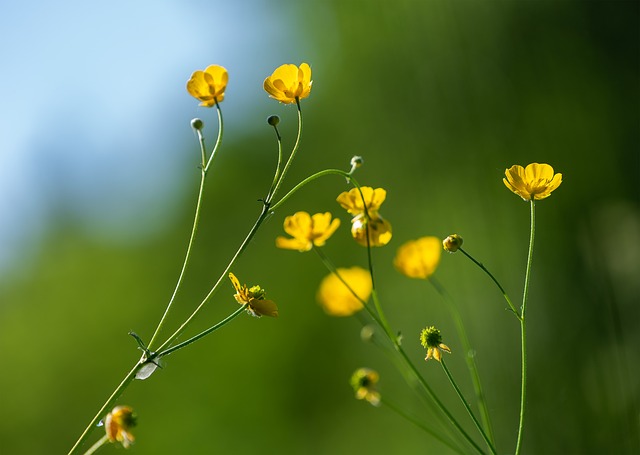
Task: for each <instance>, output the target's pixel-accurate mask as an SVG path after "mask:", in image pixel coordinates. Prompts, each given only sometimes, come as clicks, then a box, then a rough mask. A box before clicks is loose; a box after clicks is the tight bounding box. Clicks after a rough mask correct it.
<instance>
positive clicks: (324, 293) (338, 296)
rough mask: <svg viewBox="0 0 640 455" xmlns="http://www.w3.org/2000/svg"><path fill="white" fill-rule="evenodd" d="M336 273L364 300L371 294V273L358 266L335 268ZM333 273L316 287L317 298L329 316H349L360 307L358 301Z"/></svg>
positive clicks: (360, 304)
mask: <svg viewBox="0 0 640 455" xmlns="http://www.w3.org/2000/svg"><path fill="white" fill-rule="evenodd" d="M337 273H338V274H339V275H340V277H342V279H343V280H344V281H345V282H346V283H348V284H349V287H350V288H351V289H352V290H353V292H355V293H356V295H357V296H359V297H360V299H362V301H364V302H366V301H367V300H369V296H370V295H371V290H372V285H371V274H369V272H368V271H367V270H364V269H362V268H360V267H352V268H350V269H342V268H340V269H337ZM349 287H347V286H346V285H345V284H344V283H343V282H342V281H341V280H340V278H338V277H337V276H336V275H335V274H333V273H332V274H330V275H327V276H326V277H324V279H323V280H322V282H321V283H320V287H319V288H318V294H317V299H318V302H320V304H321V305H322V307H323V308H324V311H325V312H326V313H327V314H330V315H331V316H350V315H352V314H353V313H355V312H356V311H360V310H361V309H362V307H363V306H362V301H360V300H359V299H358V298H357V297H356V296H355V295H353V293H352V292H351V290H350V289H349Z"/></svg>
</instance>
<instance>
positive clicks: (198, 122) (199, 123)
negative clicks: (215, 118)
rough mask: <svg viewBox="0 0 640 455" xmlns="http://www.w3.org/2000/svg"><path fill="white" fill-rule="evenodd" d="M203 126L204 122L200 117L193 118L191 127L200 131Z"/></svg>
mask: <svg viewBox="0 0 640 455" xmlns="http://www.w3.org/2000/svg"><path fill="white" fill-rule="evenodd" d="M203 126H204V123H202V120H200V119H199V118H194V119H193V120H191V128H193V129H194V130H198V131H200V130H201V129H202V127H203Z"/></svg>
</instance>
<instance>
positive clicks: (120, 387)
mask: <svg viewBox="0 0 640 455" xmlns="http://www.w3.org/2000/svg"><path fill="white" fill-rule="evenodd" d="M142 365H143V363H141V362H137V363H136V364H135V366H134V367H133V368H132V369H131V371H130V372H129V373H128V374H127V375H126V376H125V377H124V379H123V380H122V381H121V382H120V385H118V387H116V389H115V390H114V391H113V393H112V394H111V396H110V397H109V398H108V399H107V401H106V402H105V403H104V404H103V405H102V407H101V408H100V410H99V411H98V413H97V414H96V415H95V417H94V418H93V419H92V420H91V422H89V425H87V428H85V430H84V432H83V433H82V434H81V435H80V438H78V440H77V441H76V443H75V444H74V445H73V447H72V448H71V450H70V451H69V455H71V454H74V453H80V452H79V450H80V447H81V446H82V444H84V443H85V441H86V440H87V438H88V437H89V435H90V434H91V431H92V430H93V429H94V428H95V427H96V425H98V422H100V419H102V418H103V417H104V416H105V415H106V414H107V411H108V410H109V409H111V408H112V407H113V405H114V404H115V402H116V400H117V399H118V397H119V396H120V395H121V394H122V392H124V389H126V388H127V386H128V385H129V383H130V382H131V381H133V379H134V378H135V377H136V373H137V372H138V370H139V369H140V367H141V366H142Z"/></svg>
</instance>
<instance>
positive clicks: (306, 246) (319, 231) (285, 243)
mask: <svg viewBox="0 0 640 455" xmlns="http://www.w3.org/2000/svg"><path fill="white" fill-rule="evenodd" d="M338 226H340V220H339V219H338V218H335V219H334V220H333V221H332V220H331V213H329V212H326V213H316V214H315V215H313V216H311V215H309V214H308V213H307V212H297V213H294V214H293V215H292V216H288V217H286V218H285V219H284V230H285V232H286V233H287V234H289V235H290V236H291V237H293V238H291V239H290V238H286V237H278V238H276V246H277V247H278V248H284V249H288V250H298V251H300V252H304V251H309V250H310V249H311V248H313V245H315V246H323V245H324V244H325V242H326V241H327V239H328V238H329V237H331V235H332V234H333V233H334V232H335V231H336V229H338Z"/></svg>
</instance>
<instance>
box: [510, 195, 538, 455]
mask: <svg viewBox="0 0 640 455" xmlns="http://www.w3.org/2000/svg"><path fill="white" fill-rule="evenodd" d="M535 233H536V203H535V201H534V200H533V199H532V200H531V232H530V234H529V254H528V256H527V270H526V272H525V275H524V290H523V291H522V308H521V309H520V310H521V313H520V314H521V316H520V336H521V342H522V382H521V389H520V421H519V423H518V440H517V442H516V452H515V453H516V455H518V454H519V453H520V450H521V449H522V432H523V429H524V414H525V409H526V402H527V325H526V311H527V299H528V296H529V282H530V276H531V264H532V262H533V243H534V240H535Z"/></svg>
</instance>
